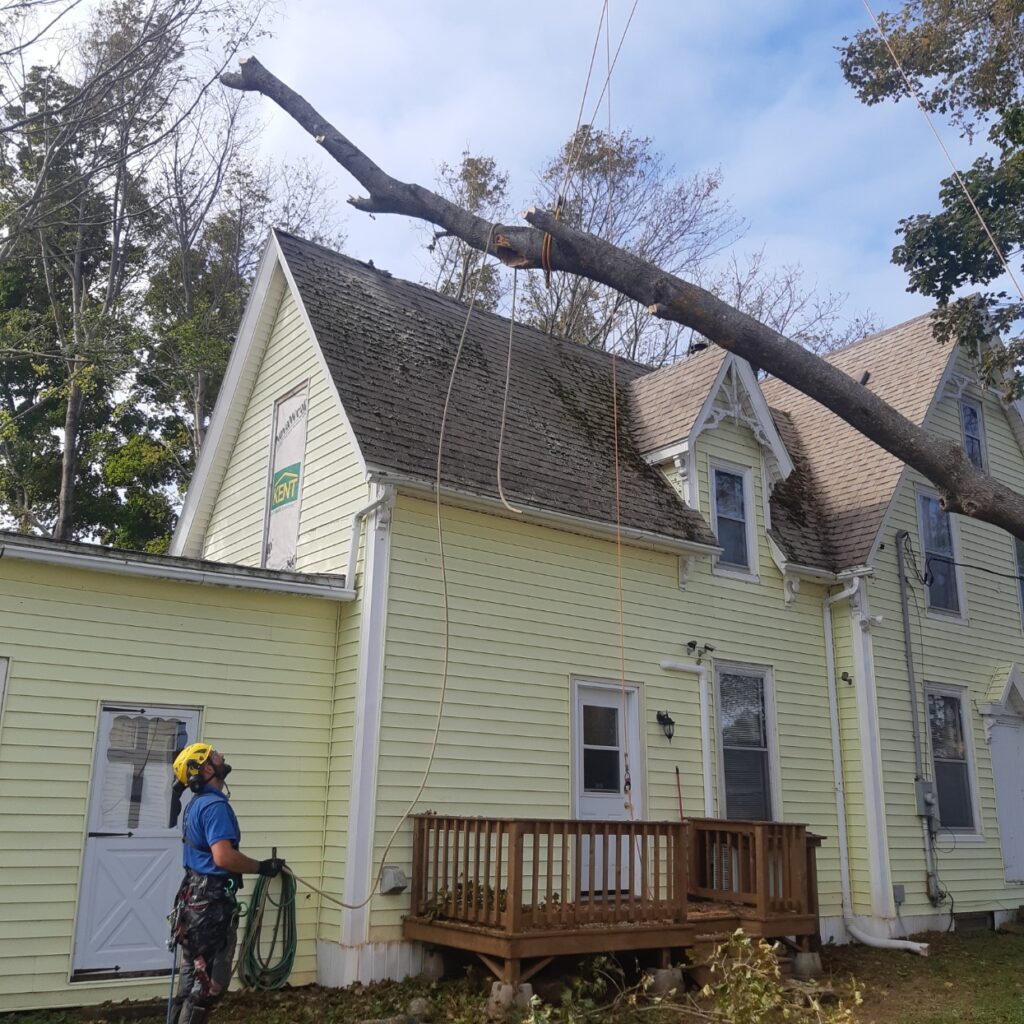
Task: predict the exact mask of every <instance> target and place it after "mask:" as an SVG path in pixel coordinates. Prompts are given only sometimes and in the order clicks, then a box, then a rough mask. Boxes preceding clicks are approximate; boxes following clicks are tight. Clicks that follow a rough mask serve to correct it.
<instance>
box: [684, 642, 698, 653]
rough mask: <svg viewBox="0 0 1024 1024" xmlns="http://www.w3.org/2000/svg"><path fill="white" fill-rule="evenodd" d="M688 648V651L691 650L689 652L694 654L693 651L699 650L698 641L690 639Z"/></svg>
mask: <svg viewBox="0 0 1024 1024" xmlns="http://www.w3.org/2000/svg"><path fill="white" fill-rule="evenodd" d="M686 649H687V650H688V651H689V652H690V653H691V654H693V652H694V651H695V650H697V641H696V640H691V641H690V642H689V643H688V644H687V645H686Z"/></svg>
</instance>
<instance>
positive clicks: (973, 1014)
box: [0, 926, 1024, 1024]
mask: <svg viewBox="0 0 1024 1024" xmlns="http://www.w3.org/2000/svg"><path fill="white" fill-rule="evenodd" d="M928 941H929V942H930V943H931V956H929V957H927V958H922V957H917V956H914V955H912V954H909V953H898V952H886V951H883V950H877V949H869V948H867V947H865V946H844V947H829V948H827V949H826V950H825V951H824V953H823V960H824V964H825V969H826V974H827V975H830V976H831V977H832V978H833V979H834V982H835V983H836V985H837V986H841V985H845V984H846V983H848V982H849V979H850V978H851V977H853V978H856V980H857V984H858V988H860V989H861V990H862V992H863V994H864V1004H863V1006H862V1007H861V1008H860V1010H859V1011H858V1015H857V1017H858V1021H860V1022H863V1024H1024V927H1022V926H1016V927H1013V928H1011V929H1007V930H1004V931H1000V932H983V931H971V932H964V933H961V934H954V935H946V934H939V935H930V936H928ZM486 987H487V986H486V983H485V982H484V980H483V978H482V975H478V976H477V977H476V979H475V981H474V980H462V981H456V982H445V983H443V984H441V985H440V986H434V987H433V988H432V987H431V986H430V985H429V984H428V983H425V982H421V981H417V980H410V981H406V982H402V983H401V984H391V983H382V984H379V985H371V986H368V987H365V988H364V987H356V988H353V989H349V990H347V991H344V992H339V991H338V990H336V989H320V988H316V987H315V986H310V987H307V988H302V989H296V990H293V991H292V990H285V991H283V992H274V993H238V994H232V995H230V996H228V998H227V999H226V1000H225V1001H224V1002H223V1004H222V1005H221V1007H220V1008H219V1009H218V1011H217V1013H216V1014H215V1015H214V1017H213V1024H354V1022H356V1021H360V1020H366V1019H373V1018H386V1017H390V1016H394V1015H398V1014H401V1013H404V1011H405V1009H406V1007H407V1006H408V1003H409V1000H410V999H411V998H413V997H414V996H417V995H427V996H428V997H429V999H430V1001H431V1004H432V1006H433V1011H434V1012H433V1022H434V1024H477V1022H479V1024H483V1021H484V1020H485V998H484V995H483V994H482V993H484V991H485V988H486ZM543 989H544V994H545V995H548V993H554V991H555V989H554V988H553V987H551V986H548V985H544V986H543ZM135 1009H136V1012H134V1013H131V1015H130V1016H126V1015H125V1013H124V1009H123V1007H120V1006H118V1007H108V1008H106V1009H105V1010H104V1009H94V1010H89V1011H82V1012H81V1013H78V1012H74V1011H50V1012H36V1013H31V1014H15V1015H13V1016H8V1017H0V1021H2V1022H3V1024H101V1022H102V1024H107V1022H113V1021H117V1022H122V1021H125V1020H133V1021H137V1022H139V1024H160V1022H162V1021H163V1020H164V1015H163V1008H162V1007H161V1008H148V1007H147V1008H145V1011H144V1012H138V1011H140V1010H142V1009H143V1008H141V1007H137V1008H135ZM669 1016H671V1017H672V1018H673V1019H674V1020H676V1021H679V1024H685V1022H686V1021H688V1020H692V1019H693V1018H689V1017H687V1016H686V1015H684V1014H680V1013H679V1012H678V1011H677V1012H676V1013H675V1014H671V1015H669ZM652 1017H658V1018H659V1019H668V1017H666V1018H662V1016H661V1014H659V1013H656V1014H651V1013H650V1011H649V1010H639V1011H638V1012H636V1013H635V1016H629V1017H628V1018H627V1017H624V1016H614V1018H612V1017H604V1016H603V1015H599V1014H595V1015H590V1014H588V1021H592V1022H595V1024H596V1022H599V1021H601V1020H602V1019H608V1020H611V1019H614V1020H615V1021H616V1022H618V1021H625V1020H627V1019H628V1020H630V1021H633V1020H636V1021H649V1020H651V1019H652ZM556 1019H558V1018H556Z"/></svg>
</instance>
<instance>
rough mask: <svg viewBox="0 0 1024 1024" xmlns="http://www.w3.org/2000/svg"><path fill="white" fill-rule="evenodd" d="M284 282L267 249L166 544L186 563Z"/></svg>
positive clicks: (196, 545)
mask: <svg viewBox="0 0 1024 1024" xmlns="http://www.w3.org/2000/svg"><path fill="white" fill-rule="evenodd" d="M285 286H286V280H285V277H284V274H283V273H282V270H281V267H280V250H279V248H278V247H277V245H276V243H275V244H268V245H267V247H266V248H265V249H264V250H263V256H262V257H261V258H260V265H259V269H258V270H257V271H256V279H255V281H254V282H253V287H252V292H251V294H250V295H249V301H248V302H247V303H246V305H245V312H244V313H243V314H242V322H241V324H240V325H239V328H238V335H237V337H236V338H235V343H234V345H233V346H232V348H231V357H230V358H229V359H228V365H227V369H226V370H225V371H224V380H223V381H222V382H221V386H220V391H219V392H218V394H217V401H216V403H215V405H214V407H213V415H212V417H211V418H210V426H209V428H208V429H207V431H206V440H205V443H204V444H203V449H202V451H201V452H200V455H199V461H198V463H197V464H196V469H195V472H194V473H193V474H192V479H191V480H190V481H189V487H188V491H187V492H186V494H185V502H184V504H183V505H182V509H181V515H180V516H179V517H178V523H177V525H176V526H175V528H174V536H173V537H172V538H171V545H170V549H169V550H170V553H171V554H172V555H182V556H186V557H190V558H198V557H200V556H201V555H202V546H203V537H204V535H205V532H206V527H207V525H208V523H209V517H210V515H211V513H212V510H213V503H214V501H215V500H216V495H217V491H219V489H220V485H221V482H222V481H223V476H224V473H225V471H226V469H227V462H228V459H229V458H230V457H231V450H232V448H233V447H234V443H235V440H236V438H237V436H238V430H239V428H240V426H241V420H242V416H243V415H244V414H245V408H246V405H247V404H248V400H249V396H250V395H251V394H252V388H253V386H254V384H255V381H256V374H257V372H258V370H259V364H260V360H261V359H262V358H263V352H264V349H265V347H266V344H267V342H268V341H269V339H270V333H271V331H272V330H273V327H274V319H275V317H276V315H277V310H278V309H279V307H280V304H281V299H282V298H283V297H284V289H285Z"/></svg>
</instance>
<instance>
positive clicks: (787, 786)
mask: <svg viewBox="0 0 1024 1024" xmlns="http://www.w3.org/2000/svg"><path fill="white" fill-rule="evenodd" d="M700 445H701V458H702V460H703V461H702V462H701V463H700V466H701V473H702V475H703V477H704V478H705V479H704V481H703V483H702V486H703V487H704V494H705V496H706V473H707V468H706V467H707V461H706V460H707V457H708V455H709V454H714V455H716V456H717V457H723V458H725V457H728V458H730V459H731V460H732V461H739V460H741V459H746V460H749V464H750V465H752V466H755V467H757V466H759V458H760V454H759V450H758V447H757V445H756V443H755V442H754V440H753V437H752V435H750V433H749V431H746V430H745V428H737V427H733V426H731V425H728V424H723V425H722V426H720V427H719V428H718V429H716V430H714V431H711V432H708V433H707V434H705V435H704V436H702V438H701V439H700ZM754 480H755V486H756V489H757V495H756V503H755V504H756V506H757V508H758V515H759V520H760V508H761V498H760V473H759V471H758V472H755V473H754ZM705 502H706V497H705ZM705 507H706V504H705ZM759 525H761V526H762V527H763V522H759ZM445 537H446V551H445V555H446V562H447V566H448V574H449V580H448V583H449V599H450V600H449V612H450V616H451V623H450V637H449V638H450V652H449V654H450V657H449V682H448V691H447V694H446V698H445V706H444V718H443V720H442V728H441V735H440V740H439V743H438V747H437V751H436V754H435V758H434V763H433V766H432V768H431V771H430V775H429V778H428V781H427V787H426V790H425V792H424V794H423V797H422V799H421V800H420V806H421V807H424V808H426V807H430V808H432V809H434V810H437V811H439V812H441V813H443V812H445V811H450V812H452V813H469V814H494V815H508V814H516V813H521V814H532V815H540V816H564V815H566V814H569V813H571V811H570V785H569V765H570V757H569V744H570V732H569V705H570V689H569V677H570V675H572V674H577V675H583V676H592V677H596V678H601V679H607V680H609V681H614V680H615V679H617V678H618V672H619V669H618V660H619V644H618V608H619V605H618V597H617V592H616V584H615V580H616V569H615V548H614V544H611V543H608V542H604V541H599V540H594V539H590V538H585V537H581V536H575V535H572V534H568V533H562V532H557V531H553V530H549V529H544V528H540V527H535V526H531V525H527V524H523V523H516V522H513V521H510V520H507V519H503V518H500V517H497V516H491V515H482V514H479V513H473V512H469V511H459V510H455V509H447V510H446V511H445ZM761 537H762V543H761V545H760V549H759V551H758V557H759V563H758V569H759V573H760V577H761V581H760V583H753V584H747V583H738V582H736V581H733V580H723V579H722V578H721V577H717V576H712V573H711V569H710V564H709V562H708V561H707V560H705V561H703V562H700V563H698V566H697V569H696V571H695V572H694V574H693V577H692V578H691V580H690V582H689V583H688V585H687V588H686V590H685V591H681V590H680V589H679V586H678V565H677V560H676V559H675V558H674V557H672V556H669V555H665V554H662V553H659V552H651V551H645V550H639V549H635V548H629V547H627V548H625V549H624V551H623V559H624V564H623V585H624V590H625V593H624V599H625V609H624V610H625V626H626V642H625V656H626V678H627V679H629V680H635V681H638V682H640V683H642V684H643V688H644V691H645V693H644V715H645V719H644V723H643V731H644V734H645V737H644V739H645V746H646V751H645V754H646V757H645V761H646V782H647V808H646V810H647V813H648V815H649V816H650V817H652V818H655V819H657V818H673V817H675V816H676V814H677V796H676V788H675V776H674V770H675V766H676V765H677V764H678V765H679V768H680V771H681V773H682V780H683V791H684V797H685V799H686V801H687V803H688V805H689V809H690V813H697V814H702V813H703V803H704V798H703V793H704V786H705V783H704V780H703V778H702V768H701V753H700V744H699V716H698V711H697V687H696V679H695V678H694V677H693V676H691V675H682V674H673V673H668V672H665V671H663V670H662V669H661V668H660V661H661V660H662V659H673V660H688V655H687V653H686V650H685V644H686V642H687V640H689V639H691V638H693V639H697V640H699V641H700V642H702V643H704V642H706V643H710V644H711V645H712V646H714V647H715V648H716V656H721V657H723V658H726V659H727V660H729V661H736V662H741V663H751V664H757V665H767V666H770V667H771V668H772V669H773V672H774V680H775V691H776V716H777V719H778V726H779V754H780V768H781V790H782V797H783V807H782V817H783V818H784V819H786V820H804V821H807V823H808V824H810V825H811V827H812V828H813V829H814V830H815V831H817V832H821V833H825V834H826V835H831V836H834V833H835V808H834V802H833V799H832V781H831V778H832V762H831V741H830V736H829V731H828V714H827V693H826V690H825V686H824V678H825V669H824V647H823V643H822V639H821V599H822V597H823V595H824V591H823V589H822V588H820V587H815V586H813V585H811V584H805V586H804V589H803V590H802V591H801V593H800V595H798V598H797V602H796V605H795V606H794V607H793V608H786V607H785V605H784V602H783V592H782V582H781V577H780V575H779V573H778V570H777V569H776V567H775V566H774V563H772V562H771V558H770V553H769V552H768V550H767V546H766V544H765V543H764V540H763V532H762V533H761ZM388 586H389V606H388V626H387V641H386V670H385V692H384V707H383V717H382V735H381V753H380V762H379V766H378V776H377V784H378V795H377V832H376V836H375V846H376V854H375V864H374V866H375V867H376V865H377V863H378V862H379V857H380V856H381V855H382V853H383V846H384V843H385V842H386V841H387V838H388V836H389V835H390V833H391V831H392V829H393V828H394V826H395V823H396V822H397V821H398V818H399V816H400V815H401V814H402V813H404V811H405V809H406V805H407V803H408V800H409V799H410V798H411V796H412V793H413V792H414V791H415V789H416V787H417V786H418V784H419V782H420V779H421V776H422V772H423V769H424V766H425V763H426V758H427V756H428V754H429V748H430V737H431V736H432V734H433V728H434V723H435V721H436V715H437V701H438V696H439V675H440V667H441V660H440V655H441V628H442V619H441V597H440V595H441V588H440V582H439V574H438V564H437V537H436V523H435V520H434V514H433V507H432V505H431V504H430V503H428V502H419V501H414V500H411V499H405V498H401V497H400V498H399V501H398V506H397V508H396V511H395V514H394V517H393V534H392V548H391V570H390V575H389V583H388ZM737 621H746V622H757V623H758V624H759V628H758V629H757V630H756V632H755V631H754V630H750V631H742V635H737V631H736V629H735V623H736V622H737ZM666 707H667V708H668V709H669V710H670V712H671V713H672V715H673V717H674V718H675V719H676V722H677V733H676V739H675V740H674V741H673V743H672V744H671V745H669V744H668V742H667V741H666V740H665V738H664V736H663V735H662V734H661V730H660V728H659V727H658V726H657V725H656V723H655V722H654V712H655V710H657V709H662V708H666ZM634 756H635V755H634ZM716 756H717V755H716ZM709 784H710V785H712V786H713V785H714V783H713V780H709ZM408 845H409V840H408V826H406V829H405V830H403V832H402V833H401V835H400V836H399V838H398V839H397V840H396V844H395V846H394V847H393V848H392V851H391V852H390V853H389V854H388V858H389V861H394V860H395V857H396V856H398V855H399V854H400V855H401V857H403V858H407V857H408ZM820 870H821V880H822V893H823V898H824V899H825V901H826V903H828V901H829V900H830V899H831V900H832V905H831V908H830V907H829V906H825V907H824V911H825V912H826V913H828V912H833V913H834V912H836V908H835V904H836V896H835V894H836V893H837V891H838V881H837V876H838V868H837V861H836V854H835V846H834V842H833V844H832V848H831V849H827V848H826V849H823V850H822V856H821V865H820ZM399 916H400V911H399V910H398V909H396V908H395V907H394V906H393V904H392V903H388V902H387V901H386V900H380V899H378V900H375V901H374V904H373V914H372V922H373V931H372V937H373V938H374V939H376V940H378V941H384V940H385V939H386V938H387V937H388V936H394V934H395V928H396V926H397V923H398V920H399Z"/></svg>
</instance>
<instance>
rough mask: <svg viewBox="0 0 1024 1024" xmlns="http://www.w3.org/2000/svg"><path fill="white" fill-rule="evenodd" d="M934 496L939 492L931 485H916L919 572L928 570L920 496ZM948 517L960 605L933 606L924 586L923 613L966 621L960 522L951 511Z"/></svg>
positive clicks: (944, 620)
mask: <svg viewBox="0 0 1024 1024" xmlns="http://www.w3.org/2000/svg"><path fill="white" fill-rule="evenodd" d="M923 497H928V498H934V499H935V501H938V500H939V492H938V491H936V490H934V489H933V488H931V487H918V488H917V490H916V493H915V494H914V511H915V512H916V513H917V537H918V541H919V542H920V544H921V563H922V564H921V572H923V573H927V572H928V548H927V546H926V539H925V535H924V519H923V517H922V516H921V498H923ZM947 516H948V518H949V536H950V540H951V541H952V544H953V563H954V564H953V578H954V579H955V580H956V599H957V603H958V604H959V605H960V611H959V612H952V611H948V610H947V609H945V608H933V607H932V605H931V601H930V599H929V596H928V588H927V587H925V588H924V603H925V613H926V614H927V615H928V616H929V618H933V619H940V620H941V621H943V622H959V623H964V624H966V622H967V593H966V591H965V588H964V574H963V572H962V571H961V567H960V565H959V564H958V563H959V562H961V561H963V559H962V557H961V550H962V549H961V545H960V523H959V521H958V520H957V517H956V515H955V514H953V513H947Z"/></svg>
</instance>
